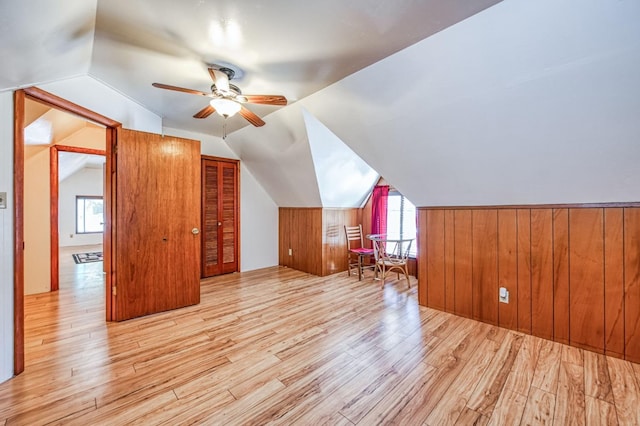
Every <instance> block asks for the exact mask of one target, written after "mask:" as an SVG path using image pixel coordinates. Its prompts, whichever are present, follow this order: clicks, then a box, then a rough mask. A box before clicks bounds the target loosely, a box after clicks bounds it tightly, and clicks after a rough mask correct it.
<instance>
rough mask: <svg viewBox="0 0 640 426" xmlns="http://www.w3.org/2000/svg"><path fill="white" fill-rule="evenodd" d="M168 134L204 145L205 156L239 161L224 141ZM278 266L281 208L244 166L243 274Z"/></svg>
mask: <svg viewBox="0 0 640 426" xmlns="http://www.w3.org/2000/svg"><path fill="white" fill-rule="evenodd" d="M164 133H165V134H167V135H171V136H177V137H181V138H187V139H195V140H199V141H200V147H201V152H202V155H211V156H214V157H222V158H231V159H236V160H237V159H238V156H237V155H236V153H235V152H234V151H232V150H231V149H230V148H229V145H228V144H227V143H226V142H225V141H224V140H222V139H221V138H218V137H215V136H210V135H205V134H201V133H193V132H186V131H183V130H179V129H172V128H165V129H164ZM277 264H278V206H277V205H276V204H275V202H274V201H273V200H272V199H271V197H270V196H269V195H268V194H267V192H266V191H265V189H264V188H263V187H262V185H261V184H260V182H258V180H257V179H256V178H255V177H254V176H253V175H252V174H251V172H249V170H248V169H247V167H246V165H245V164H244V163H243V162H242V161H241V162H240V270H241V271H251V270H254V269H260V268H266V267H269V266H276V265H277Z"/></svg>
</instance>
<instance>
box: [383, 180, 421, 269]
mask: <svg viewBox="0 0 640 426" xmlns="http://www.w3.org/2000/svg"><path fill="white" fill-rule="evenodd" d="M387 234H388V235H402V236H404V237H414V238H415V237H416V206H414V205H413V203H412V202H411V201H409V200H407V198H406V197H405V196H404V195H402V194H400V193H399V192H397V191H389V198H387ZM417 249H418V243H417V241H416V240H413V242H412V243H411V250H410V251H409V256H411V257H416V254H417Z"/></svg>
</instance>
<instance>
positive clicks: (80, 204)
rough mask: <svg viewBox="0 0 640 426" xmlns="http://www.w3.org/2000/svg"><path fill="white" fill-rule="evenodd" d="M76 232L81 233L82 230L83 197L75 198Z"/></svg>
mask: <svg viewBox="0 0 640 426" xmlns="http://www.w3.org/2000/svg"><path fill="white" fill-rule="evenodd" d="M76 232H77V233H78V234H82V233H84V232H85V230H84V198H76Z"/></svg>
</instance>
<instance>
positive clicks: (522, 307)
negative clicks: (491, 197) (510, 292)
mask: <svg viewBox="0 0 640 426" xmlns="http://www.w3.org/2000/svg"><path fill="white" fill-rule="evenodd" d="M517 220H518V253H517V258H518V300H517V304H518V326H517V330H518V331H522V332H523V333H529V334H531V210H529V209H526V210H525V209H518V211H517Z"/></svg>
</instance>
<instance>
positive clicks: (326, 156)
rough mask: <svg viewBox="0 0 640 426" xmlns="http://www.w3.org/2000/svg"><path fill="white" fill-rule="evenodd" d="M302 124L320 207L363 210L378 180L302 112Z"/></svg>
mask: <svg viewBox="0 0 640 426" xmlns="http://www.w3.org/2000/svg"><path fill="white" fill-rule="evenodd" d="M302 114H303V116H304V122H305V125H306V128H307V135H308V137H309V146H310V147H311V156H312V158H313V164H314V167H315V172H316V179H317V181H318V190H319V191H320V198H321V199H322V206H323V207H362V205H363V204H364V201H365V199H366V198H367V197H368V195H369V193H370V192H371V189H372V188H373V186H374V185H375V183H376V182H377V180H378V178H379V177H380V176H379V175H378V173H376V171H375V170H373V169H372V168H371V167H370V166H369V165H368V164H367V163H365V162H364V161H362V159H361V158H360V157H358V155H357V154H356V153H354V152H353V151H352V150H351V149H350V148H349V147H348V146H347V145H345V144H344V142H342V141H341V140H340V139H339V138H338V137H337V136H336V135H334V134H333V133H332V132H331V130H329V129H327V127H326V126H325V125H323V124H322V123H321V122H320V121H318V119H316V118H315V117H314V116H312V115H311V114H310V113H309V112H308V111H306V110H305V109H304V108H303V109H302Z"/></svg>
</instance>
